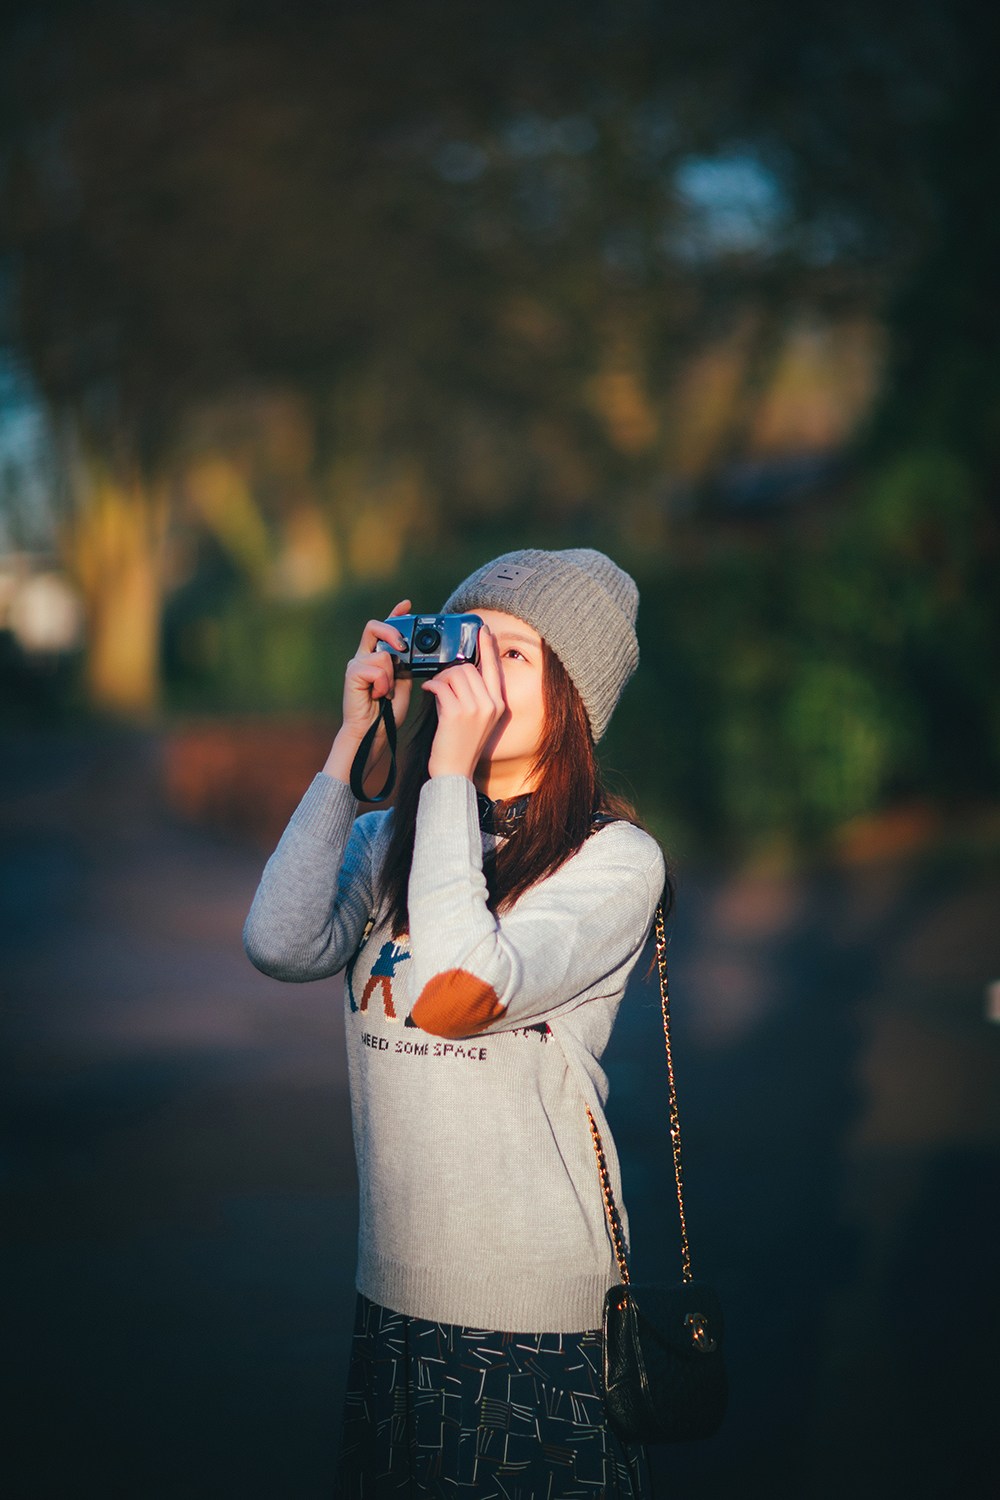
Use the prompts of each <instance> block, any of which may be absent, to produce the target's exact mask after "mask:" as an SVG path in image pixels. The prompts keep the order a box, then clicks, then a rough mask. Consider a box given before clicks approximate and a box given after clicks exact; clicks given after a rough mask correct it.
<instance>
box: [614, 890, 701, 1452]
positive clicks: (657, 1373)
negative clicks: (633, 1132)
mask: <svg viewBox="0 0 1000 1500" xmlns="http://www.w3.org/2000/svg"><path fill="white" fill-rule="evenodd" d="M654 931H655V936H656V957H657V965H658V968H659V974H660V999H661V1005H662V1012H663V1033H664V1038H665V1041H666V1050H667V1082H668V1091H669V1110H670V1116H669V1118H670V1141H671V1145H672V1148H673V1158H674V1183H675V1186H676V1189H677V1206H678V1210H679V1212H680V1228H681V1272H682V1274H681V1280H680V1281H679V1282H676V1283H674V1284H672V1285H671V1284H662V1283H648V1282H641V1283H639V1284H638V1285H637V1284H636V1283H635V1282H633V1281H632V1280H631V1277H630V1275H629V1269H628V1263H627V1260H626V1257H625V1245H624V1238H623V1235H622V1228H621V1220H620V1219H619V1216H618V1209H617V1207H616V1205H615V1201H614V1195H613V1193H612V1190H611V1182H610V1178H609V1175H608V1169H607V1163H606V1161H605V1159H604V1148H603V1146H602V1144H601V1137H600V1133H599V1131H598V1129H597V1125H596V1122H595V1120H594V1117H593V1115H592V1114H591V1112H590V1110H589V1109H588V1111H587V1117H588V1120H589V1122H590V1132H591V1136H592V1139H593V1143H594V1151H595V1154H596V1156H597V1170H598V1175H599V1176H600V1179H601V1191H602V1193H603V1196H604V1209H605V1214H606V1217H607V1221H608V1228H609V1230H610V1233H611V1240H612V1244H613V1245H614V1250H615V1258H616V1260H617V1262H618V1271H619V1275H620V1276H621V1284H620V1285H619V1286H613V1287H611V1288H610V1289H609V1291H608V1293H607V1295H606V1297H605V1300H604V1324H603V1339H604V1399H605V1406H606V1409H607V1414H608V1422H609V1424H610V1426H611V1427H612V1428H613V1429H614V1431H615V1432H616V1433H617V1434H618V1436H619V1437H620V1438H621V1439H622V1440H623V1441H624V1442H628V1443H676V1442H687V1441H689V1440H691V1439H694V1438H708V1437H712V1436H713V1435H714V1433H716V1432H717V1431H718V1429H719V1427H720V1426H721V1424H722V1419H723V1417H724V1416H725V1411H726V1401H727V1396H728V1386H727V1381H726V1368H725V1363H724V1360H723V1351H722V1343H723V1317H722V1308H721V1306H720V1304H719V1299H718V1297H717V1296H716V1294H715V1292H714V1291H713V1290H712V1288H711V1287H710V1286H708V1285H707V1284H706V1283H705V1282H701V1281H695V1279H694V1274H693V1272H692V1270H691V1251H690V1247H689V1245H688V1235H687V1222H686V1220H685V1217H684V1191H683V1177H682V1173H681V1135H680V1124H679V1121H678V1114H677V1090H676V1087H675V1084H674V1064H673V1055H672V1052H671V1047H670V999H669V992H668V986H667V959H666V948H667V943H666V935H665V933H664V924H663V907H662V905H660V906H658V907H657V910H656V917H655V922H654Z"/></svg>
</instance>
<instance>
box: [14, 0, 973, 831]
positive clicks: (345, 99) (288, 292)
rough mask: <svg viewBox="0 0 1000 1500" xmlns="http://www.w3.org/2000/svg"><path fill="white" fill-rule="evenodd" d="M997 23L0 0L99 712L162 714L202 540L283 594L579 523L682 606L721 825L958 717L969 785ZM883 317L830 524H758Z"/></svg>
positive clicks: (18, 249)
mask: <svg viewBox="0 0 1000 1500" xmlns="http://www.w3.org/2000/svg"><path fill="white" fill-rule="evenodd" d="M987 16H988V11H987V8H986V7H985V5H983V4H980V3H977V0H959V3H956V4H952V5H949V6H945V5H944V4H943V3H940V0H914V3H913V4H912V5H911V6H910V7H909V8H908V11H907V14H906V16H905V18H903V17H901V16H900V15H899V13H898V10H897V8H896V7H895V6H892V5H890V4H889V3H888V0H871V3H867V4H864V5H862V4H861V3H860V0H847V3H845V0H836V3H834V0H817V3H816V4H814V5H811V6H809V7H806V8H800V10H799V11H798V12H789V9H788V7H787V6H786V5H783V4H781V5H779V4H778V3H777V0H760V3H758V4H757V5H755V6H753V7H747V6H745V5H742V4H739V3H737V0H697V3H696V0H680V3H678V4H675V5H671V6H670V7H664V6H662V5H659V4H656V3H654V0H627V3H625V4H622V5H619V6H615V7H609V6H607V5H605V4H598V3H596V0H577V3H574V4H572V5H570V4H569V3H568V0H549V3H547V4H542V5H539V4H537V3H533V4H529V3H528V0H506V3H504V4H499V5H496V6H493V7H490V8H489V9H488V10H487V11H483V10H482V9H481V8H470V7H469V6H468V5H466V4H462V3H460V0H394V3H392V4H387V5H383V6H381V7H379V8H378V9H377V10H376V9H373V8H372V7H371V6H368V5H366V4H363V3H361V0H350V3H342V4H339V5H337V6H331V5H328V4H319V3H307V0H289V3H287V4H286V5H284V6H282V7H281V8H280V9H278V8H275V7H273V6H269V5H265V4H264V3H262V0H259V3H250V4H247V3H242V4H237V3H236V0H203V3H201V4H199V5H197V6H196V5H195V4H193V0H178V3H174V4H171V5H161V4H155V3H148V0H144V3H140V0H117V3H109V4H106V5H102V6H100V7H98V8H95V7H93V6H87V5H83V4H80V3H75V4H74V3H72V0H63V3H58V4H57V3H51V0H50V3H46V0H39V3H36V4H34V5H33V6H32V7H31V8H30V10H25V11H23V12H22V13H21V14H18V13H17V12H16V11H14V12H12V13H10V14H9V16H8V19H7V20H5V22H4V23H3V26H4V31H3V33H2V39H3V42H4V45H3V49H2V61H0V76H2V79H3V90H2V97H3V100H4V101H5V102H4V105H3V110H4V113H3V117H2V127H3V138H4V141H5V152H4V172H3V177H2V187H0V192H2V201H3V219H2V225H3V227H2V228H0V250H2V253H3V256H4V259H3V268H4V283H5V285H6V287H7V303H8V309H9V311H8V316H7V322H8V323H9V325H10V331H9V335H8V337H9V338H10V339H11V340H12V341H13V342H14V343H15V344H16V345H17V347H18V349H19V350H20V351H21V353H22V355H23V357H24V358H25V359H26V360H27V362H28V364H29V365H30V368H31V370H32V372H33V374H34V377H35V379H36V381H37V383H38V385H39V387H40V388H41V389H42V391H43V392H44V394H45V398H46V400H47V401H48V403H49V404H50V406H51V408H52V410H53V412H54V413H55V414H56V416H57V419H58V420H57V426H58V430H59V431H60V432H63V433H66V434H69V435H70V436H69V437H68V438H67V440H66V452H67V453H68V454H69V455H70V459H71V461H70V463H69V469H70V471H71V473H72V475H73V483H72V484H71V485H70V486H68V490H69V493H70V494H71V495H75V497H76V503H75V505H73V506H71V507H69V509H68V511H67V517H66V526H65V530H64V543H65V546H66V549H67V553H68V555H69V556H70V557H71V558H72V560H73V562H74V566H75V570H76V572H77V574H78V576H79V577H80V578H81V580H82V581H83V583H84V585H85V588H86V591H87V595H88V599H89V601H90V615H91V621H92V646H91V657H92V670H91V681H92V684H93V691H94V695H95V698H96V699H98V700H99V701H102V702H105V703H109V704H112V705H115V706H117V707H132V708H142V707H144V706H148V705H150V704H152V703H153V702H155V699H156V694H157V649H156V643H157V634H158V629H159V623H158V622H159V617H160V611H161V608H162V601H163V597H164V592H165V590H166V589H167V588H168V587H175V586H176V580H177V573H178V568H179V566H180V564H179V562H178V558H179V556H180V553H179V547H180V541H179V533H181V532H183V530H184V528H187V529H188V530H189V531H192V532H194V533H196V534H197V535H204V534H209V535H210V536H211V537H212V538H213V543H212V545H213V546H216V547H218V548H221V549H222V550H223V551H224V552H225V554H226V555H227V557H228V558H229V559H230V562H231V564H232V566H233V567H234V568H236V569H238V570H239V571H240V573H241V574H242V575H243V576H244V577H246V578H247V579H249V580H251V581H252V583H253V585H254V587H255V588H256V589H257V590H258V591H270V593H271V594H272V595H274V594H277V595H281V596H283V597H284V598H286V599H289V600H294V599H296V598H305V597H307V596H308V595H310V594H311V593H315V592H317V591H320V590H322V589H324V588H329V587H331V586H332V585H333V584H335V583H336V584H341V585H342V584H343V583H344V582H345V581H350V580H351V579H352V578H357V577H359V576H360V577H364V576H367V575H372V574H375V573H382V574H385V575H389V574H391V573H392V572H393V571H394V569H395V568H396V567H397V566H398V565H399V564H400V562H401V560H402V559H403V558H404V557H406V558H407V559H408V560H409V562H410V564H411V566H412V565H414V563H415V562H416V563H417V564H419V563H420V558H421V556H422V557H423V559H424V563H425V564H426V566H427V567H430V566H431V563H432V560H433V558H434V556H435V555H436V554H438V553H440V551H441V550H442V548H444V547H446V546H448V545H451V544H452V543H453V541H454V539H455V538H456V537H458V538H460V539H461V541H462V544H463V545H464V546H465V547H467V548H469V549H472V548H474V547H476V546H477V545H479V544H480V543H485V544H489V545H492V544H493V543H494V542H503V541H505V540H506V539H507V538H508V537H509V536H512V535H516V536H518V537H523V536H524V535H525V534H530V535H531V536H532V537H533V538H537V539H539V540H544V539H546V538H553V539H556V540H563V539H565V537H566V536H567V534H569V535H571V536H572V537H573V538H574V539H578V540H583V539H592V540H594V541H595V542H597V543H601V542H602V541H604V542H606V543H608V544H610V545H612V546H614V547H615V548H616V549H617V550H618V551H619V552H621V553H622V554H623V556H624V557H625V558H626V559H627V558H628V557H629V556H631V557H633V558H635V559H636V560H637V561H638V562H639V563H640V564H642V565H643V566H646V567H652V568H653V569H654V574H655V576H657V577H658V578H659V579H660V580H661V585H662V580H663V577H664V575H665V574H667V575H669V579H668V581H669V583H670V584H676V585H677V589H676V591H675V592H674V593H673V594H672V596H671V597H672V598H684V599H685V600H686V601H687V603H686V607H687V608H688V609H689V611H690V614H689V620H690V622H691V625H690V628H689V629H688V631H687V645H685V643H684V641H681V642H680V643H679V645H678V647H677V651H678V652H679V653H680V655H681V656H684V654H685V651H687V657H686V664H683V665H682V666H680V667H679V668H678V673H679V681H680V682H683V683H685V684H686V690H687V691H688V692H689V693H691V694H692V695H693V697H694V698H696V699H697V700H698V709H697V714H696V716H695V717H696V721H697V724H698V733H697V736H696V737H694V738H692V740H691V745H690V747H689V750H690V754H691V756H692V757H693V760H692V766H691V768H690V770H689V772H686V773H684V775H683V776H682V777H681V779H680V781H679V782H678V788H677V791H678V795H679V796H680V795H683V796H684V797H685V798H686V799H687V801H688V805H690V806H691V807H695V808H698V807H700V808H701V810H702V812H701V816H702V817H703V819H704V820H707V821H708V822H711V819H712V817H715V818H716V819H718V818H720V817H721V818H723V819H724V820H725V821H727V822H728V823H729V824H731V825H743V824H745V825H747V826H748V827H749V826H750V825H753V826H762V825H766V824H767V823H769V822H774V821H775V820H777V821H778V822H782V821H784V822H788V821H789V820H790V821H792V822H795V821H796V820H798V821H799V822H803V823H804V824H806V825H809V826H820V825H823V824H824V823H829V822H830V821H831V820H836V819H837V818H839V817H844V816H849V815H850V814H851V813H853V812H855V811H858V810H861V809H863V808H864V807H866V806H871V805H873V803H875V802H877V800H878V798H879V797H880V796H883V795H886V794H887V793H888V792H889V791H891V790H892V789H893V788H896V789H902V790H905V789H906V788H907V787H908V786H909V787H918V786H924V785H927V784H929V782H928V776H929V774H930V773H929V770H928V767H929V766H930V765H931V764H932V763H933V764H938V763H939V761H940V756H941V754H942V753H943V752H942V747H943V746H944V747H945V749H946V750H947V754H948V755H950V756H951V761H950V764H951V766H952V774H953V775H958V774H959V768H960V767H961V766H967V765H968V764H970V761H969V757H968V755H967V754H965V752H964V751H963V752H960V753H959V754H958V756H957V758H956V757H955V755H954V754H953V751H954V746H955V742H956V741H955V735H954V734H952V733H951V732H950V729H949V725H952V726H953V725H954V724H955V723H956V722H957V721H958V720H961V722H963V723H965V725H966V731H965V732H963V735H962V736H960V737H959V738H960V739H963V740H964V739H967V738H968V736H969V735H970V734H971V735H972V736H973V737H976V738H977V739H978V740H979V742H980V743H981V744H982V745H984V746H985V748H984V750H983V752H982V755H981V757H980V762H979V769H978V771H977V773H976V774H977V778H978V780H977V784H979V785H982V784H984V781H985V779H986V777H987V775H988V773H989V770H990V768H991V767H995V763H996V754H995V748H994V747H995V744H996V739H997V730H996V718H995V710H993V717H992V718H991V717H990V714H989V713H988V712H987V710H986V708H985V706H984V704H985V699H986V695H985V693H984V691H983V687H982V674H981V671H980V667H979V663H980V662H981V660H982V656H983V653H984V651H987V652H988V651H989V650H995V642H996V633H995V629H994V627H993V626H992V625H988V624H987V621H988V619H990V618H992V616H991V615H990V610H989V608H988V606H987V605H986V604H985V602H984V599H985V596H986V594H987V593H988V590H986V589H985V587H984V582H983V567H984V563H983V558H984V557H987V556H991V555H992V556H995V536H996V528H995V521H994V520H991V519H990V517H991V515H992V512H991V510H990V507H991V505H992V504H993V503H994V501H993V497H994V494H995V471H996V466H995V442H996V431H997V423H996V418H995V406H996V375H995V365H994V363H993V361H992V357H991V341H992V337H993V335H994V334H995V328H994V326H993V322H992V321H991V318H993V319H994V321H995V314H988V313H987V314H986V315H984V314H983V309H984V307H988V306H989V305H990V302H991V299H990V280H989V278H990V277H991V275H992V272H991V267H992V265H993V264H995V249H996V246H995V231H989V232H987V231H986V228H985V225H984V223H983V218H984V216H983V214H982V211H981V208H980V203H981V181H982V169H981V166H979V165H977V164H979V163H982V162H983V161H990V162H995V158H996V124H995V119H994V111H993V103H992V101H993V98H994V90H993V89H992V86H991V81H990V79H989V78H988V76H987V73H988V69H989V63H988V61H987V59H988V58H989V56H990V55H991V54H990V51H989V49H988V47H987V45H986V41H987V36H986V32H987ZM886 317H887V318H888V325H889V329H890V335H891V345H890V350H889V368H890V371H891V381H890V386H889V394H888V396H887V399H886V401H885V402H884V404H883V406H882V408H881V416H880V419H879V422H878V423H877V424H876V426H875V428H874V430H873V432H872V435H871V437H870V439H869V446H868V448H867V449H861V450H859V453H860V454H861V462H862V467H863V473H862V477H861V478H859V479H858V480H857V481H856V482H855V483H854V484H853V487H852V489H851V490H850V491H849V492H847V491H845V492H844V494H843V495H842V511H841V512H840V513H835V514H834V515H833V516H831V513H830V512H829V511H823V510H822V509H816V508H815V507H814V508H812V509H811V510H810V511H809V512H808V513H802V516H801V519H799V517H798V516H796V517H793V518H791V519H790V520H788V521H787V522H786V521H785V520H783V519H782V518H781V517H780V516H776V517H775V518H774V519H773V520H771V521H770V522H768V523H767V524H766V525H765V526H764V527H763V528H762V527H761V526H760V525H756V526H755V525H750V526H749V527H748V526H746V525H742V524H739V523H734V522H733V520H732V517H733V514H734V509H733V507H734V500H733V497H734V495H738V494H753V493H754V489H753V486H754V484H755V482H756V481H755V479H754V472H753V471H752V470H748V469H747V468H746V465H745V460H746V459H747V457H748V456H750V457H753V456H754V455H758V456H759V455H760V454H771V455H774V454H777V455H779V456H780V455H782V454H785V455H787V454H792V455H793V456H795V455H796V451H797V449H802V448H806V449H810V448H811V449H814V450H817V451H820V452H828V451H830V450H831V449H835V448H837V447H838V446H843V444H844V443H845V442H846V441H847V440H849V438H850V436H851V433H852V428H853V424H856V422H857V421H858V420H859V418H861V417H862V416H863V415H864V411H865V408H866V404H867V402H868V401H869V400H870V399H871V388H872V372H873V370H874V369H875V368H876V365H877V361H878V358H879V355H878V339H877V336H876V333H875V322H876V320H877V319H880V318H886ZM824 340H825V341H826V342H825V343H824V342H823V341H824ZM821 345H822V347H820V346H821ZM992 348H995V342H994V343H992ZM838 361H839V362H840V364H839V373H834V374H833V375H831V371H834V372H836V371H837V370H838ZM817 371H818V372H819V373H818V374H817V373H816V372H817ZM831 381H832V382H833V383H832V385H831V384H829V383H830V382H831ZM824 382H827V385H826V386H824ZM812 391H815V392H816V393H817V394H815V395H812V394H810V392H812ZM990 393H992V394H990ZM990 412H992V415H989V413H990ZM803 472H804V474H805V476H806V477H805V479H804V480H800V481H795V479H794V474H793V475H792V481H791V482H798V483H799V484H800V487H801V486H803V485H804V486H805V488H806V489H808V487H809V484H810V483H812V484H813V486H814V487H815V483H816V481H815V478H813V479H812V480H810V478H809V475H810V474H813V473H814V472H817V473H821V472H822V471H814V470H810V469H809V468H808V467H807V468H806V469H805V470H804V471H803ZM741 486H742V488H741ZM838 516H839V518H838ZM776 537H777V538H778V539H779V543H780V544H779V545H775V538H776ZM782 538H783V539H782ZM181 539H182V538H181ZM198 545H199V546H200V545H201V544H200V543H199V544H198ZM991 549H993V550H992V552H991ZM660 559H663V561H660ZM667 559H669V562H668V561H667ZM684 569H687V570H690V572H691V575H692V580H693V581H692V583H691V586H690V588H686V586H684V587H682V583H681V580H680V578H679V575H678V570H681V571H683V570H684ZM126 580H128V581H127V582H126ZM171 580H173V581H171ZM661 623H662V628H663V629H664V630H666V631H670V630H671V629H673V631H674V635H675V636H676V634H677V627H676V625H674V624H673V623H672V622H671V621H670V620H669V619H663V621H662V622H661ZM696 626H697V628H699V629H700V630H701V631H702V635H701V638H700V640H699V641H695V639H694V635H695V629H696ZM303 629H305V626H303ZM991 631H992V632H993V633H992V634H991V633H990V632H991ZM224 636H225V632H222V637H220V638H224ZM102 641H106V642H113V641H118V642H119V643H122V642H127V643H128V649H127V650H113V649H112V647H111V646H110V645H108V646H107V647H105V646H102V644H101V642H102ZM990 643H992V644H990ZM300 654H301V653H300ZM676 654H677V653H676V652H675V655H676ZM296 659H298V657H296ZM958 660H962V661H965V662H967V663H969V665H968V668H967V670H966V676H965V678H964V679H963V676H962V672H961V671H956V668H955V663H956V661H958ZM303 661H304V657H303ZM303 671H305V668H304V667H303ZM306 675H308V674H306ZM302 680H303V681H304V680H305V677H303V679H302ZM942 681H947V682H949V683H950V684H952V687H951V688H949V690H948V692H942V691H941V690H940V684H941V682H942ZM963 682H964V685H962V684H963ZM949 695H950V707H949V706H948V702H949ZM925 699H926V702H925V701H924V700H925ZM962 705H964V706H962ZM956 715H957V719H956ZM790 765H792V766H794V767H795V774H794V775H789V774H788V767H789V766H790ZM706 777H710V778H711V784H709V782H708V781H706V780H705V778H706ZM685 778H686V779H685ZM931 779H933V778H931ZM710 809H714V812H711V811H710Z"/></svg>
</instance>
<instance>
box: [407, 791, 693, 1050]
mask: <svg viewBox="0 0 1000 1500" xmlns="http://www.w3.org/2000/svg"><path fill="white" fill-rule="evenodd" d="M663 878H664V868H663V856H662V854H661V852H660V849H659V847H658V845H657V844H656V842H655V841H654V840H653V839H651V838H650V837H649V835H648V834H645V833H643V832H642V830H641V829H637V828H635V827H633V826H632V825H631V824H611V825H609V826H608V827H607V828H605V829H603V830H601V832H599V833H596V834H594V835H593V836H592V837H591V838H590V839H588V841H587V842H586V844H584V845H583V847H582V849H580V850H579V851H578V852H577V853H576V854H575V855H574V856H573V857H572V858H571V859H569V860H568V861H567V862H566V864H565V865H564V866H563V867H562V868H561V869H560V870H557V871H556V872H555V874H554V875H551V876H549V877H548V878H547V879H546V880H543V881H541V882H540V883H539V884H538V885H537V886H535V887H533V888H532V889H531V890H529V891H527V892H526V893H525V894H524V895H523V896H522V897H521V898H520V899H519V900H518V901H517V903H516V904H515V906H514V907H513V908H512V910H511V911H510V912H507V913H504V914H503V915H502V916H500V917H497V916H495V915H494V913H493V912H491V911H490V909H489V906H488V905H487V890H486V880H485V877H484V875H483V866H482V844H481V840H480V835H479V826H478V818H477V813H476V802H475V792H474V789H473V787H472V784H471V782H469V781H468V780H466V778H465V777H461V776H441V777H436V778H434V779H432V780H431V781H429V782H427V783H426V784H425V786H424V788H423V790H422V792H421V794H420V807H419V812H418V816H417V829H416V842H415V846H414V851H413V864H412V866H411V871H410V886H409V909H410V938H411V949H412V954H413V965H414V968H413V975H412V977H413V981H414V986H415V993H416V995H417V999H416V1002H415V1004H414V1007H413V1012H412V1018H413V1021H414V1022H415V1024H416V1025H418V1026H420V1027H422V1029H423V1030H425V1031H429V1032H431V1033H433V1034H435V1035H438V1036H447V1037H464V1036H471V1035H476V1034H478V1033H481V1032H485V1031H503V1030H509V1029H511V1028H513V1027H520V1026H526V1025H531V1024H534V1023H535V1022H537V1021H541V1020H544V1019H545V1018H546V1017H551V1016H553V1015H556V1014H558V1013H560V1012H564V1011H567V1010H570V1009H572V1008H573V1007H575V1006H576V1005H578V1004H580V1003H581V1001H583V1000H586V999H590V998H592V997H594V996H597V995H600V994H602V993H615V992H617V991H619V990H620V988H621V986H622V985H623V984H624V980H625V978H626V977H627V975H628V973H629V971H630V970H631V968H632V966H633V965H634V963H635V961H636V959H637V958H638V956H639V953H640V951H641V950H642V946H643V944H644V942H645V940H646V936H647V934H648V932H649V927H650V923H651V922H652V918H653V912H654V911H655V909H656V903H657V901H658V900H659V898H660V894H661V892H662V889H663Z"/></svg>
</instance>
